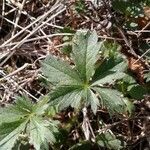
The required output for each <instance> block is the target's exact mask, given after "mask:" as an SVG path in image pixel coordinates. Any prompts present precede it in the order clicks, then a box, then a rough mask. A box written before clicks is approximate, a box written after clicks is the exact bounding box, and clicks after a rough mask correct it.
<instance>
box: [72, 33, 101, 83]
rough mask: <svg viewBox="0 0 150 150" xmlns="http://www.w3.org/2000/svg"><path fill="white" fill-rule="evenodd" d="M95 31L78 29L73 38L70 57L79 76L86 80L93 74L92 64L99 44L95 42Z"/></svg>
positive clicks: (96, 38)
mask: <svg viewBox="0 0 150 150" xmlns="http://www.w3.org/2000/svg"><path fill="white" fill-rule="evenodd" d="M97 41H98V36H97V34H96V31H93V32H91V33H90V32H81V31H78V32H77V33H76V34H75V36H74V38H73V48H72V57H73V60H74V62H75V66H76V69H77V70H78V73H79V74H80V78H81V79H82V80H83V81H85V82H88V81H89V80H90V78H91V77H92V75H93V74H94V69H95V68H94V65H95V62H96V61H97V58H96V56H97V54H98V52H99V50H100V46H101V44H100V43H98V42H97Z"/></svg>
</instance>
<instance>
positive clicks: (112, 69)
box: [92, 58, 127, 86]
mask: <svg viewBox="0 0 150 150" xmlns="http://www.w3.org/2000/svg"><path fill="white" fill-rule="evenodd" d="M126 68H127V63H126V62H125V61H124V60H123V59H122V58H119V59H117V58H110V59H108V60H104V62H103V63H102V64H101V65H100V66H99V67H98V68H97V69H96V72H95V74H94V77H93V81H92V82H93V83H92V86H94V85H102V84H106V83H109V84H110V83H113V82H114V81H116V80H119V79H122V78H123V77H124V76H125V75H126V74H125V73H124V72H123V71H125V70H126Z"/></svg>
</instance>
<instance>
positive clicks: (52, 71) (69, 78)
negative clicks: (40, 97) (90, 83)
mask: <svg viewBox="0 0 150 150" xmlns="http://www.w3.org/2000/svg"><path fill="white" fill-rule="evenodd" d="M42 72H43V74H44V75H45V76H46V77H47V78H48V81H49V82H51V83H52V84H54V85H56V84H59V85H68V84H73V83H74V84H78V82H81V80H80V78H79V76H78V74H77V73H76V72H75V71H74V70H73V69H72V68H71V67H70V66H69V64H67V63H65V62H63V61H61V60H58V59H56V58H55V57H54V56H48V57H47V58H46V59H45V60H44V61H43V62H42Z"/></svg>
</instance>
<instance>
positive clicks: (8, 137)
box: [0, 97, 57, 150]
mask: <svg viewBox="0 0 150 150" xmlns="http://www.w3.org/2000/svg"><path fill="white" fill-rule="evenodd" d="M47 101H48V99H47V97H46V98H44V99H42V100H40V101H39V102H38V103H37V104H33V103H31V100H28V98H26V97H18V99H17V100H16V104H15V105H10V106H8V107H6V108H1V109H0V119H1V121H0V149H3V150H11V149H12V148H13V146H14V145H15V143H16V142H17V141H18V140H20V135H21V134H23V135H27V136H28V138H29V139H30V143H31V144H32V145H33V146H34V147H35V149H36V148H38V147H42V145H48V144H49V143H52V142H54V141H55V140H54V132H55V131H56V130H57V129H56V123H55V122H53V121H51V120H46V119H44V118H43V116H44V113H45V111H46V109H47V108H48V106H47ZM29 127H32V128H29ZM44 131H45V132H46V133H47V134H48V135H47V134H44V135H42V134H41V133H42V132H43V133H44ZM39 132H41V133H40V134H39ZM36 134H39V135H38V136H39V137H37V138H38V141H39V139H41V141H40V142H39V143H36V142H34V140H36V138H35V137H34V135H36ZM33 137H34V140H31V139H33ZM48 140H49V141H48ZM32 142H33V143H32Z"/></svg>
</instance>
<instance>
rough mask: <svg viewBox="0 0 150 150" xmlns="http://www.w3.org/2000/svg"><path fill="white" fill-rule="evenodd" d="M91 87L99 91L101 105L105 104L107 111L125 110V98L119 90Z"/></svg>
mask: <svg viewBox="0 0 150 150" xmlns="http://www.w3.org/2000/svg"><path fill="white" fill-rule="evenodd" d="M93 89H94V90H95V91H97V92H98V93H99V96H100V98H101V103H102V105H103V106H105V107H106V108H107V109H108V110H109V112H112V113H115V112H117V113H122V112H125V111H126V110H125V108H126V99H125V100H124V97H123V95H122V94H121V93H120V92H119V91H117V90H113V89H108V88H100V87H97V88H93Z"/></svg>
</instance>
